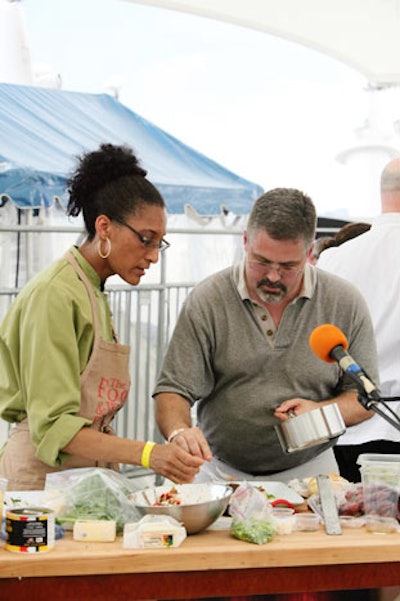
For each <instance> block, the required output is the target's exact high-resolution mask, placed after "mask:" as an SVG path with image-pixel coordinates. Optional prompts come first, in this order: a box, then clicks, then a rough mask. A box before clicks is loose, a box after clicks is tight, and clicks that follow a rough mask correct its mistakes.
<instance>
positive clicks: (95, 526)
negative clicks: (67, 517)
mask: <svg viewBox="0 0 400 601" xmlns="http://www.w3.org/2000/svg"><path fill="white" fill-rule="evenodd" d="M116 532H117V526H116V523H115V521H113V520H77V521H76V522H75V524H74V529H73V537H74V540H80V541H87V542H103V543H106V542H112V541H114V540H115V537H116Z"/></svg>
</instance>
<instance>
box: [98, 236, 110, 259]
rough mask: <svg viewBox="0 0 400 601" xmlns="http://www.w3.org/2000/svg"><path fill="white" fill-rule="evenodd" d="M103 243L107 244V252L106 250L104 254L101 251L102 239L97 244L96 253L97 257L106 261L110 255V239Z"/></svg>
mask: <svg viewBox="0 0 400 601" xmlns="http://www.w3.org/2000/svg"><path fill="white" fill-rule="evenodd" d="M105 242H106V244H107V250H106V252H105V253H104V254H103V253H102V251H101V243H102V239H101V238H100V240H99V241H98V243H97V252H98V253H99V256H100V257H101V258H102V259H108V257H109V256H110V253H111V240H110V238H106V239H105Z"/></svg>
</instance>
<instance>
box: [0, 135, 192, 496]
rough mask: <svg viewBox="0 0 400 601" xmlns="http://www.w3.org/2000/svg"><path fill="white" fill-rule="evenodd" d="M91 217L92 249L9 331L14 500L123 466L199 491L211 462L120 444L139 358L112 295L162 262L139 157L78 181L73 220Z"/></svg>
mask: <svg viewBox="0 0 400 601" xmlns="http://www.w3.org/2000/svg"><path fill="white" fill-rule="evenodd" d="M81 212H82V215H83V220H84V223H85V228H86V238H85V240H84V241H83V243H82V244H81V246H79V248H77V247H72V248H70V249H69V251H68V252H67V253H66V254H65V256H64V257H63V258H60V259H58V260H56V261H55V262H54V263H53V264H52V265H50V267H48V268H47V269H45V270H44V271H43V272H41V273H40V274H38V275H37V276H36V277H35V278H33V279H32V280H31V281H30V282H29V283H28V284H27V285H26V286H25V288H24V289H23V290H22V291H21V292H20V294H19V295H18V297H17V299H16V300H15V301H14V303H13V305H12V306H11V307H10V309H9V311H8V313H7V315H6V317H5V318H4V321H3V323H2V324H1V327H0V415H1V417H2V418H3V419H5V420H7V421H8V422H10V423H12V424H13V425H12V427H11V428H10V434H9V437H8V441H7V443H6V445H5V448H4V451H3V453H2V457H1V459H0V476H2V477H5V478H7V479H8V489H9V490H38V489H42V488H43V487H44V484H45V478H46V474H48V473H49V472H54V471H60V470H65V469H70V468H76V467H91V466H93V467H94V466H99V467H111V468H115V469H118V464H120V463H123V464H131V465H142V466H143V467H146V468H150V469H152V470H153V471H155V472H156V473H159V474H161V475H163V476H165V477H166V478H168V479H171V480H173V481H175V482H191V481H192V480H193V478H194V476H195V474H196V473H197V471H198V469H199V466H200V465H201V463H202V461H201V460H200V459H199V458H198V457H195V456H192V455H190V454H189V453H188V452H186V451H185V450H184V449H182V448H181V447H179V446H177V445H171V444H167V445H165V444H161V445H156V444H154V443H153V442H146V443H144V442H142V441H137V440H129V439H125V438H120V437H117V436H111V434H113V432H112V429H111V425H110V424H111V422H112V419H113V418H114V416H115V414H116V413H117V411H118V410H119V409H120V408H121V407H122V406H123V405H124V403H125V401H126V399H127V397H128V393H129V387H130V378H129V352H130V349H129V347H127V346H125V345H122V344H120V343H119V342H118V340H117V337H116V334H115V332H114V329H113V325H112V320H111V313H110V308H109V305H108V302H107V297H106V295H105V293H104V284H105V281H106V280H107V278H108V277H110V276H111V275H114V274H116V275H118V276H120V277H121V278H122V279H123V280H124V281H125V282H127V283H128V284H131V285H136V284H139V282H140V279H141V277H142V276H143V275H144V274H145V272H146V270H147V269H149V267H150V265H151V264H152V263H156V262H157V261H158V258H159V253H160V252H162V251H163V250H165V249H166V248H167V247H168V242H167V241H166V240H165V239H164V235H165V230H166V224H167V217H166V209H165V203H164V200H163V198H162V196H161V195H160V193H159V192H158V190H157V189H156V188H155V187H154V186H153V184H152V183H151V182H150V181H149V180H148V179H147V178H146V171H145V170H144V169H143V168H142V167H141V166H140V165H139V162H138V159H137V158H136V156H135V155H134V154H133V152H132V150H131V149H130V148H128V147H124V146H113V145H111V144H102V145H101V146H100V148H99V149H98V150H96V151H94V152H89V153H86V154H84V155H83V156H82V157H80V159H79V162H78V166H77V169H76V171H75V173H74V174H73V176H72V177H71V179H70V180H69V202H68V209H67V213H68V215H70V216H77V215H79V214H80V213H81Z"/></svg>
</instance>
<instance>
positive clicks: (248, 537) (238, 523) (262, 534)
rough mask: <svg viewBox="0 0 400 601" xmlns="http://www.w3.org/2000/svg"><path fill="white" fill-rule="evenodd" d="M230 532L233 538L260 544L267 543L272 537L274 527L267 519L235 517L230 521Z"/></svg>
mask: <svg viewBox="0 0 400 601" xmlns="http://www.w3.org/2000/svg"><path fill="white" fill-rule="evenodd" d="M231 534H232V536H234V537H235V538H239V539H240V540H244V541H246V542H248V543H256V544H257V545H262V544H264V543H268V542H269V541H270V540H271V539H272V538H273V537H274V534H275V529H274V525H273V524H272V523H271V522H270V521H268V520H263V519H257V518H248V519H245V520H239V519H235V520H233V522H232V526H231Z"/></svg>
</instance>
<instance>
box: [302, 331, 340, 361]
mask: <svg viewBox="0 0 400 601" xmlns="http://www.w3.org/2000/svg"><path fill="white" fill-rule="evenodd" d="M310 346H311V350H312V351H313V352H314V353H315V354H316V355H317V357H319V358H320V359H322V361H328V363H333V362H334V361H335V359H332V358H331V357H330V352H331V351H332V350H333V349H334V348H335V346H342V347H343V348H344V349H347V347H348V342H347V338H346V336H345V335H344V334H343V332H342V330H340V329H339V328H337V327H336V326H334V325H332V324H331V323H324V324H322V325H321V326H318V327H317V328H315V330H313V331H312V332H311V335H310Z"/></svg>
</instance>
